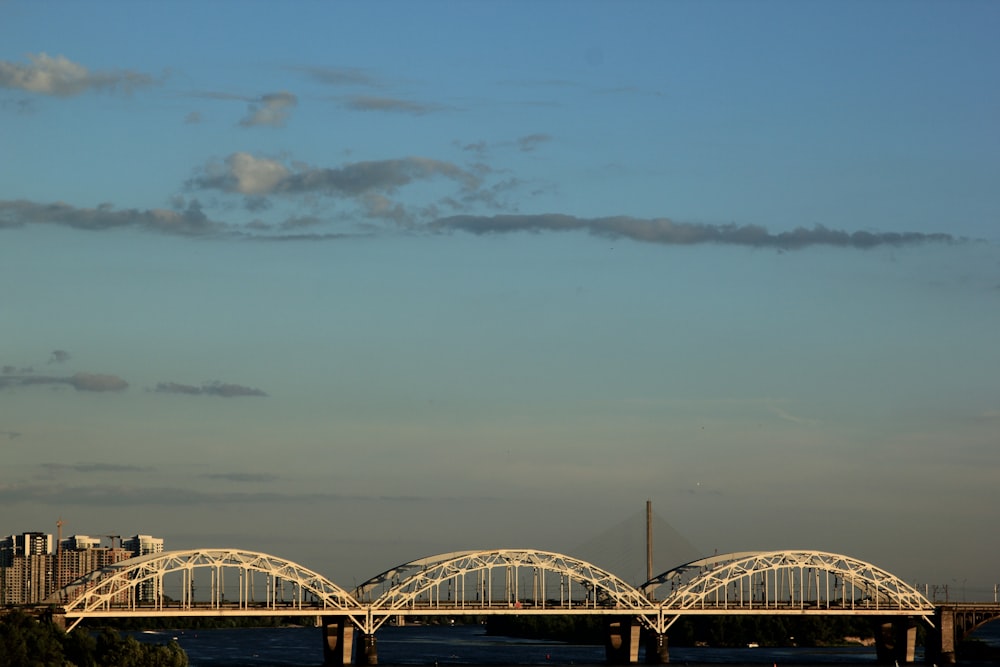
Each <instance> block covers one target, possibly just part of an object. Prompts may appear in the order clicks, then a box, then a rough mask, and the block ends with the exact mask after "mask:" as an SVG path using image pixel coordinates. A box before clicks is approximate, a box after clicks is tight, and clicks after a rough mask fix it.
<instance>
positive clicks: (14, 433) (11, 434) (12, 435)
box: [0, 431, 21, 440]
mask: <svg viewBox="0 0 1000 667" xmlns="http://www.w3.org/2000/svg"><path fill="white" fill-rule="evenodd" d="M0 435H4V436H7V439H8V440H13V439H14V438H19V437H21V433H19V432H18V431H0Z"/></svg>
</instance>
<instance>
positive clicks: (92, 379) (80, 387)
mask: <svg viewBox="0 0 1000 667" xmlns="http://www.w3.org/2000/svg"><path fill="white" fill-rule="evenodd" d="M69 384H70V385H72V386H73V388H74V389H76V390H77V391H122V390H123V389H125V388H127V387H128V382H126V381H125V380H123V379H121V378H120V377H118V376H117V375H103V374H99V373H77V374H76V375H74V376H72V377H71V378H69Z"/></svg>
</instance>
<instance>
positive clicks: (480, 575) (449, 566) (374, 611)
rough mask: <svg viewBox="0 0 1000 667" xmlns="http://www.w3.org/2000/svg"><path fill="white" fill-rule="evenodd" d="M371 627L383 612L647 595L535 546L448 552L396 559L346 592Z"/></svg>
mask: <svg viewBox="0 0 1000 667" xmlns="http://www.w3.org/2000/svg"><path fill="white" fill-rule="evenodd" d="M354 595H355V597H356V598H357V599H358V600H359V601H360V602H362V603H363V604H365V605H368V606H369V608H370V610H371V624H370V627H371V632H374V631H375V630H376V629H377V628H378V627H380V626H381V625H382V624H383V623H385V621H386V620H387V619H388V618H389V617H390V616H407V615H429V614H442V613H443V614H451V615H455V614H461V613H471V614H477V615H490V614H511V613H517V614H566V613H572V614H607V613H609V612H611V611H615V612H617V613H635V614H641V613H644V612H646V611H648V609H649V601H648V600H647V599H646V598H645V596H644V595H643V594H642V593H641V592H640V591H639V590H637V589H636V588H634V587H633V586H631V585H629V584H628V583H626V582H625V581H623V580H622V579H620V578H618V577H617V576H616V575H614V574H612V573H610V572H608V571H606V570H603V569H601V568H599V567H597V566H596V565H593V564H591V563H587V562H585V561H582V560H579V559H576V558H573V557H570V556H566V555H564V554H559V553H554V552H549V551H538V550H535V549H492V550H482V551H456V552H452V553H446V554H440V555H436V556H430V557H427V558H422V559H419V560H415V561H411V562H409V563H404V564H402V565H399V566H397V567H394V568H392V569H390V570H387V571H385V572H383V573H381V574H379V575H377V576H375V577H372V578H371V579H369V580H368V581H366V582H365V583H363V584H361V585H360V586H358V587H357V588H356V589H355V591H354Z"/></svg>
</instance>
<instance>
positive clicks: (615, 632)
mask: <svg viewBox="0 0 1000 667" xmlns="http://www.w3.org/2000/svg"><path fill="white" fill-rule="evenodd" d="M639 630H640V627H639V625H638V623H636V622H635V621H634V620H633V619H632V618H618V619H615V620H612V621H609V622H608V624H607V632H606V636H605V643H604V651H605V656H606V658H607V662H608V664H609V665H632V664H635V663H637V662H639Z"/></svg>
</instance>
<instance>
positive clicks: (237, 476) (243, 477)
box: [202, 472, 278, 482]
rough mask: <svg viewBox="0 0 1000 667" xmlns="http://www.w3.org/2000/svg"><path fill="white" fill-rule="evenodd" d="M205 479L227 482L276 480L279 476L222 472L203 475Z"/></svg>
mask: <svg viewBox="0 0 1000 667" xmlns="http://www.w3.org/2000/svg"><path fill="white" fill-rule="evenodd" d="M202 477H204V478H205V479H218V480H224V481H227V482H274V481H277V479H278V476H277V475H272V474H269V473H263V472H258V473H254V472H222V473H213V474H210V475H202Z"/></svg>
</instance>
